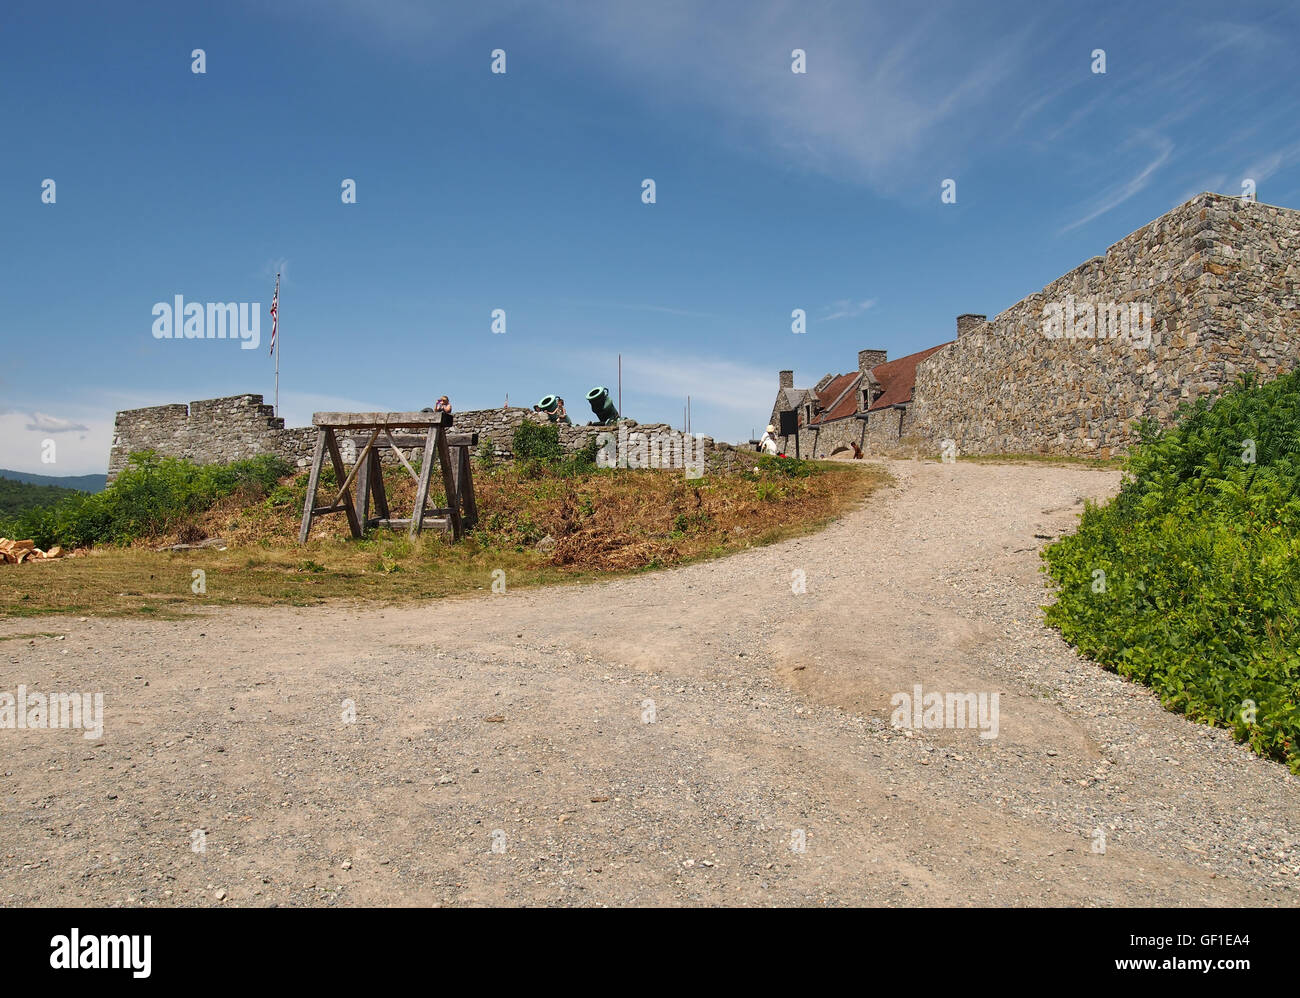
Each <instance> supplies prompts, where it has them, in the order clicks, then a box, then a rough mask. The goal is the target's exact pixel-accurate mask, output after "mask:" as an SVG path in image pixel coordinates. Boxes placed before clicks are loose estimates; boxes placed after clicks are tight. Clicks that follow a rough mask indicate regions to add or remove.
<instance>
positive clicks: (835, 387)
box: [799, 343, 948, 426]
mask: <svg viewBox="0 0 1300 998" xmlns="http://www.w3.org/2000/svg"><path fill="white" fill-rule="evenodd" d="M947 345H948V344H947V343H940V344H939V345H938V346H937V347H930V349H929V350H922V351H920V352H919V353H911V354H908V355H907V356H906V357H899V358H898V360H891V361H887V362H886V363H884V364H877V365H876V366H875V367H873V368H872V369H871V376H872V377H874V378H875V379H876V380H877V381H878V382H880V387H881V392H880V396H879V397H878V398H877V399H876V400H875V402H873V403H872V404H871V409H870V410H869V411H871V412H875V411H877V410H879V409H888V408H889V407H890V406H891V405H900V404H906V403H908V402H911V401H912V391H913V389H914V388H915V387H916V365H917V364H919V363H920V362H921V361H923V360H925V358H926V357H929V356H930V355H931V354H933V353H936V352H937V351H939V350H942V349H943V348H944V347H946V346H947ZM860 378H861V374H860V373H859V372H858V371H850V372H849V373H848V374H837V375H835V377H833V378H831V380H830V381H829V382H828V383H827V384H826V387H825V388H823V389H822V390H821V391H820V392H817V393H816V395H817V404H818V408H819V409H820V410H821V411H820V412H818V413H817V414H816V415H814V416H813V418H812V420H811V422H808V423H807V424H804V420H803V406H802V404H801V405H800V406H799V412H800V419H799V421H800V424H801V425H808V426H820V425H821V424H823V423H829V422H832V421H834V420H837V419H844V418H846V417H848V416H852V415H854V414H856V413H857V411H858V392H859V391H861V390H862V384H861V381H860ZM811 394H813V393H812V392H810V391H806V390H805V398H804V401H805V402H807V401H808V399H807V395H811Z"/></svg>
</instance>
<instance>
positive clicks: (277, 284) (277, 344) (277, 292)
mask: <svg viewBox="0 0 1300 998" xmlns="http://www.w3.org/2000/svg"><path fill="white" fill-rule="evenodd" d="M274 321H275V325H276V337H275V344H274V345H275V414H276V415H277V416H278V415H280V336H279V326H280V275H279V274H276V275H275V318H274Z"/></svg>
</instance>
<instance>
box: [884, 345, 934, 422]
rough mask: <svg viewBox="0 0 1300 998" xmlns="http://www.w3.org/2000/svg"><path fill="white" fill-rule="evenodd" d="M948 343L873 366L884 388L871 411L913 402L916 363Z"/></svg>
mask: <svg viewBox="0 0 1300 998" xmlns="http://www.w3.org/2000/svg"><path fill="white" fill-rule="evenodd" d="M947 345H948V344H947V343H940V344H939V345H938V346H937V347H930V349H929V350H922V351H921V352H920V353H910V354H908V355H907V356H906V357H899V358H898V360H891V361H888V362H887V363H884V364H877V365H876V366H875V367H873V368H872V369H871V374H872V377H874V378H875V379H876V380H877V381H879V382H880V387H881V388H882V389H883V390H882V391H881V393H880V397H879V398H878V399H876V400H875V401H874V402H872V403H871V411H872V412H874V411H875V410H877V409H887V408H889V407H890V406H891V405H898V404H900V403H904V402H911V401H912V390H913V389H914V388H915V387H916V365H917V364H919V363H920V362H921V361H923V360H925V358H926V357H929V356H930V355H931V354H932V353H936V352H937V351H939V350H942V349H943V348H944V347H946V346H947Z"/></svg>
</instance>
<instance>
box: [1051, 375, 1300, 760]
mask: <svg viewBox="0 0 1300 998" xmlns="http://www.w3.org/2000/svg"><path fill="white" fill-rule="evenodd" d="M1140 432H1141V437H1140V443H1139V444H1138V446H1137V447H1136V448H1135V450H1134V452H1133V454H1132V455H1131V457H1130V458H1129V460H1128V462H1127V463H1126V470H1125V480H1124V483H1123V485H1122V487H1121V490H1120V493H1119V495H1118V496H1117V497H1116V498H1115V499H1114V500H1113V501H1112V502H1110V503H1109V504H1107V505H1105V506H1094V505H1089V506H1088V507H1087V508H1086V509H1085V512H1084V514H1083V517H1082V519H1081V521H1080V523H1079V530H1078V532H1077V533H1076V534H1074V535H1072V536H1068V537H1064V538H1062V539H1061V540H1060V541H1058V542H1057V543H1056V544H1054V545H1052V546H1051V547H1049V548H1048V549H1047V551H1046V552H1045V555H1044V557H1045V559H1046V562H1047V564H1046V570H1047V572H1048V573H1049V574H1050V576H1051V578H1052V579H1053V580H1054V581H1055V582H1056V583H1057V585H1058V586H1059V587H1060V592H1059V597H1058V602H1057V603H1056V604H1055V605H1053V606H1051V607H1049V608H1048V609H1047V620H1048V622H1049V623H1051V624H1053V625H1054V626H1056V627H1058V628H1060V630H1061V633H1062V635H1063V636H1064V637H1065V638H1066V640H1068V641H1070V642H1071V643H1072V644H1074V645H1075V646H1077V647H1078V649H1079V650H1080V651H1081V652H1082V653H1083V654H1085V655H1087V656H1089V657H1090V658H1092V659H1094V660H1095V661H1097V662H1099V663H1101V664H1102V665H1104V666H1106V667H1107V668H1111V669H1114V670H1115V671H1117V672H1119V673H1120V674H1122V675H1125V676H1129V677H1131V678H1133V679H1136V680H1138V681H1139V682H1142V683H1145V684H1147V685H1149V686H1151V687H1152V688H1153V689H1155V690H1156V691H1157V692H1158V693H1159V694H1160V696H1161V699H1162V701H1163V702H1164V703H1165V705H1166V706H1167V707H1168V708H1170V709H1171V710H1177V711H1181V712H1183V713H1186V714H1187V715H1189V716H1190V717H1193V718H1195V719H1197V720H1201V721H1205V722H1207V723H1210V724H1221V725H1224V726H1228V727H1231V728H1232V729H1233V731H1234V732H1235V734H1236V736H1237V737H1238V738H1239V739H1241V740H1242V741H1246V742H1248V743H1249V744H1250V745H1251V747H1252V748H1253V749H1254V750H1255V751H1256V752H1259V753H1260V754H1262V755H1266V756H1270V757H1272V758H1275V759H1279V760H1282V761H1284V762H1286V763H1287V765H1288V766H1289V767H1290V768H1291V770H1292V771H1293V772H1297V773H1300V375H1298V374H1296V373H1294V372H1293V373H1292V374H1289V375H1286V376H1284V377H1281V378H1278V379H1277V380H1276V381H1274V382H1272V383H1270V384H1267V385H1263V386H1260V385H1258V384H1256V383H1255V382H1254V381H1253V380H1251V379H1243V381H1242V382H1241V383H1240V384H1238V385H1237V386H1235V387H1234V388H1232V389H1231V390H1229V391H1228V392H1226V393H1224V394H1223V396H1222V397H1220V398H1219V399H1218V401H1217V402H1215V403H1214V404H1213V405H1210V404H1208V403H1207V402H1205V401H1204V400H1202V401H1200V402H1198V403H1197V404H1195V405H1193V406H1189V407H1185V408H1184V409H1183V410H1182V411H1181V412H1180V414H1179V420H1178V422H1177V424H1176V425H1175V426H1174V427H1173V428H1172V429H1170V430H1168V431H1165V432H1161V431H1159V430H1158V429H1156V428H1155V427H1154V426H1153V425H1152V424H1149V423H1148V424H1146V425H1143V426H1142V427H1140ZM1252 457H1253V461H1252V460H1250V459H1251V458H1252Z"/></svg>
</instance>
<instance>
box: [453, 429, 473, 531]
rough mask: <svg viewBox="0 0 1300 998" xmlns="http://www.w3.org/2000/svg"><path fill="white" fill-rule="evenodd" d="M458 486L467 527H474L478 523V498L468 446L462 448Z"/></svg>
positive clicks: (458, 496)
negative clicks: (475, 496) (475, 492)
mask: <svg viewBox="0 0 1300 998" xmlns="http://www.w3.org/2000/svg"><path fill="white" fill-rule="evenodd" d="M456 488H457V490H458V494H457V500H458V501H459V502H461V503H463V504H464V511H465V527H466V528H469V527H472V526H474V525H475V524H476V523H478V500H477V499H475V498H474V472H473V466H472V465H471V464H470V457H469V448H468V447H462V448H460V479H459V481H458V482H457V483H456Z"/></svg>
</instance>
